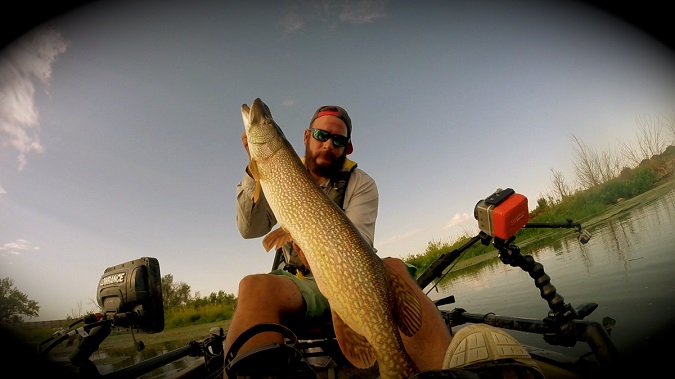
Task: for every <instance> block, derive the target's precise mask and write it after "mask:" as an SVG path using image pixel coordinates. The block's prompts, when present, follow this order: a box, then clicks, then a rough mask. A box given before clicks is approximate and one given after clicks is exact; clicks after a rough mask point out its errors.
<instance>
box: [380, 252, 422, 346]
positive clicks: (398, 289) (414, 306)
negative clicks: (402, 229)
mask: <svg viewBox="0 0 675 379" xmlns="http://www.w3.org/2000/svg"><path fill="white" fill-rule="evenodd" d="M384 266H385V267H386V269H387V272H388V273H389V284H390V287H391V291H392V298H393V299H394V318H395V320H396V323H397V325H398V328H399V330H400V331H401V332H402V333H403V334H405V335H406V336H408V337H412V336H413V335H414V334H415V333H417V331H418V330H419V329H420V327H421V326H422V305H421V304H420V300H419V298H417V295H416V294H415V291H413V289H412V287H410V284H409V283H408V282H406V281H405V279H404V278H403V277H401V275H400V274H398V273H397V272H396V271H394V270H393V269H391V268H390V267H389V266H387V265H386V264H385V265H384Z"/></svg>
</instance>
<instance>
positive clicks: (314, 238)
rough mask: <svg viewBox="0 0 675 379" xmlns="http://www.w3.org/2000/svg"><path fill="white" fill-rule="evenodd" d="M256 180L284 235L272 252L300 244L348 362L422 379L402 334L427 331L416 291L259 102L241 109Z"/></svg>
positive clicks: (277, 236)
mask: <svg viewBox="0 0 675 379" xmlns="http://www.w3.org/2000/svg"><path fill="white" fill-rule="evenodd" d="M241 113H242V117H243V119H244V127H245V129H246V136H247V138H248V148H249V154H250V157H251V162H250V163H249V169H250V171H251V173H252V175H253V177H254V178H255V179H256V180H257V183H258V184H257V185H256V190H255V192H254V199H255V200H257V197H258V196H259V191H260V190H261V189H262V191H263V192H264V194H265V197H266V198H267V201H268V203H269V205H270V207H271V209H272V211H273V212H274V215H275V216H276V218H277V221H278V223H279V225H280V228H279V229H277V230H275V231H272V232H271V233H270V234H268V235H267V236H266V237H265V240H264V241H263V244H264V245H265V248H266V249H267V250H268V251H269V250H270V248H271V247H272V245H274V246H281V245H282V244H283V243H285V242H288V241H294V242H295V243H296V244H297V245H298V246H299V247H300V249H301V250H302V255H304V258H305V260H306V262H307V264H308V266H309V267H310V268H311V270H312V274H313V275H314V278H315V280H316V283H317V285H318V286H319V289H320V290H321V293H323V295H324V296H326V298H327V299H328V301H329V302H330V305H331V311H332V316H333V327H334V329H335V335H336V336H337V340H338V343H339V345H340V348H341V350H342V352H343V354H344V355H345V357H346V358H347V359H348V360H349V361H350V362H351V363H352V364H353V365H354V366H355V367H358V368H368V367H371V366H373V365H374V364H375V362H376V361H377V363H378V368H379V370H380V377H381V378H382V379H389V378H407V377H409V376H411V375H413V374H414V373H416V372H417V368H416V367H415V364H414V363H413V362H412V360H411V359H410V356H409V355H408V353H407V352H406V350H405V348H404V346H403V342H402V339H401V335H400V334H399V329H400V330H401V331H402V332H403V333H404V334H406V335H408V336H412V335H413V334H414V333H416V332H417V330H419V328H420V326H421V322H422V321H421V320H422V318H421V306H420V303H419V300H418V299H417V297H416V295H415V294H414V292H413V291H412V288H410V286H409V285H408V284H407V283H406V282H405V281H404V280H403V278H401V277H400V276H399V275H397V274H396V273H394V271H393V270H391V269H389V268H388V267H387V266H386V265H385V264H384V263H383V261H382V260H381V259H380V258H379V257H378V256H377V254H376V253H375V251H374V250H373V248H372V247H371V246H370V245H369V244H368V243H367V242H366V240H365V239H364V238H363V237H362V236H361V234H360V232H359V231H358V229H356V227H355V226H354V224H353V223H352V222H351V221H350V220H349V219H348V218H347V216H346V215H345V214H344V212H343V211H342V209H340V208H339V207H338V206H337V205H336V204H335V203H334V202H333V201H332V200H330V199H329V198H328V196H326V195H325V194H324V192H323V191H322V190H321V188H320V187H319V186H318V185H317V184H316V183H315V182H314V181H313V180H312V178H311V177H310V175H309V172H308V171H307V168H305V166H304V165H303V163H302V161H301V160H300V158H299V157H298V155H297V153H296V152H295V150H294V149H293V147H292V146H291V144H290V143H289V142H288V141H287V140H286V138H285V137H284V134H283V132H282V131H281V129H280V128H279V126H278V125H277V124H276V122H275V121H274V120H273V119H272V114H271V112H270V110H269V108H268V107H267V105H265V103H263V102H262V101H261V100H260V99H255V101H254V102H253V104H251V107H250V108H249V106H248V105H246V104H244V105H242V107H241Z"/></svg>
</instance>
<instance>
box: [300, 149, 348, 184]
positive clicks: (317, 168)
mask: <svg viewBox="0 0 675 379" xmlns="http://www.w3.org/2000/svg"><path fill="white" fill-rule="evenodd" d="M326 157H332V158H333V160H332V162H331V163H330V164H329V165H319V164H317V163H316V155H314V154H312V152H311V151H310V150H309V147H308V146H306V147H305V166H306V167H307V169H308V170H309V172H312V173H314V174H315V175H319V176H321V177H324V178H332V177H333V176H334V175H335V174H336V173H337V172H339V171H340V170H341V169H342V166H343V165H344V163H345V159H347V155H346V154H342V155H341V156H339V157H335V156H334V155H333V154H330V153H327V154H326V155H324V158H326Z"/></svg>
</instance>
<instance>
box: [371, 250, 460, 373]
mask: <svg viewBox="0 0 675 379" xmlns="http://www.w3.org/2000/svg"><path fill="white" fill-rule="evenodd" d="M383 261H384V263H385V264H386V265H387V266H388V267H389V268H392V269H394V271H396V272H397V273H399V274H400V275H401V276H402V277H403V278H405V280H406V282H408V284H410V287H411V288H412V289H413V291H414V292H415V294H417V298H418V299H419V300H420V304H421V305H422V327H421V328H420V330H418V331H417V333H415V335H414V336H412V337H408V336H406V335H404V334H401V336H402V337H403V344H404V345H405V348H406V350H407V351H408V354H410V357H411V358H412V360H413V362H415V364H416V365H417V368H418V369H419V370H420V371H427V370H439V369H441V368H442V366H443V358H444V356H445V352H446V351H447V349H448V345H449V344H450V341H451V340H452V335H451V334H450V330H448V328H447V326H446V325H445V321H443V318H442V317H441V313H440V311H439V310H438V308H437V307H436V305H434V303H433V302H432V301H431V299H429V297H427V295H425V294H424V292H423V291H422V289H421V288H420V287H419V286H418V285H417V282H415V279H414V278H413V277H412V276H410V273H409V272H408V267H407V266H406V265H405V263H404V262H403V261H402V260H400V259H397V258H384V259H383Z"/></svg>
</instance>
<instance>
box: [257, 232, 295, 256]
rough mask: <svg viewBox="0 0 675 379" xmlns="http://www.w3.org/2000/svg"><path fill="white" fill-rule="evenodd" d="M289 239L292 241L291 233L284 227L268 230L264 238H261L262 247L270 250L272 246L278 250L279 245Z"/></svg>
mask: <svg viewBox="0 0 675 379" xmlns="http://www.w3.org/2000/svg"><path fill="white" fill-rule="evenodd" d="M291 241H293V237H291V233H289V232H287V231H286V229H284V228H278V229H276V230H273V231H271V232H269V233H268V234H267V235H266V236H265V238H263V247H264V248H265V251H270V250H271V249H272V248H274V250H278V249H279V248H281V246H283V245H285V244H286V243H287V242H291Z"/></svg>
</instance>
